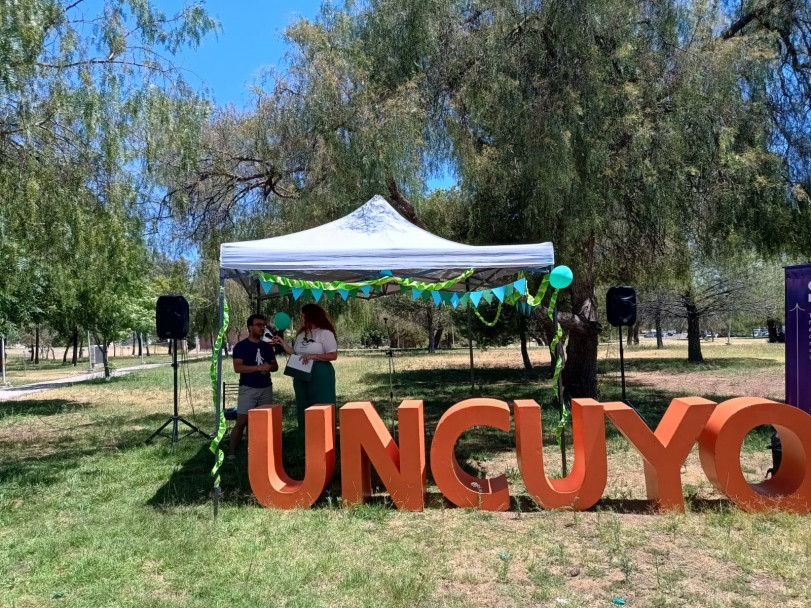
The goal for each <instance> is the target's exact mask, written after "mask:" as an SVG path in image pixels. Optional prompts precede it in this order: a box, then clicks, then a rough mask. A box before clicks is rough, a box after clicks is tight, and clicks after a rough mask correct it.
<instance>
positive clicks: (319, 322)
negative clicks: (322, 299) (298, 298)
mask: <svg viewBox="0 0 811 608" xmlns="http://www.w3.org/2000/svg"><path fill="white" fill-rule="evenodd" d="M301 314H303V315H304V325H302V327H301V328H300V329H299V330H298V332H297V333H296V335H298V334H300V333H301V332H303V331H306V330H309V329H328V330H330V331H331V332H332V333H333V335H335V337H336V338H337V337H338V334H336V333H335V326H334V325H333V324H332V321H330V320H329V317H328V316H327V311H325V310H324V309H323V308H321V307H320V306H319V305H318V304H305V305H304V306H302V307H301Z"/></svg>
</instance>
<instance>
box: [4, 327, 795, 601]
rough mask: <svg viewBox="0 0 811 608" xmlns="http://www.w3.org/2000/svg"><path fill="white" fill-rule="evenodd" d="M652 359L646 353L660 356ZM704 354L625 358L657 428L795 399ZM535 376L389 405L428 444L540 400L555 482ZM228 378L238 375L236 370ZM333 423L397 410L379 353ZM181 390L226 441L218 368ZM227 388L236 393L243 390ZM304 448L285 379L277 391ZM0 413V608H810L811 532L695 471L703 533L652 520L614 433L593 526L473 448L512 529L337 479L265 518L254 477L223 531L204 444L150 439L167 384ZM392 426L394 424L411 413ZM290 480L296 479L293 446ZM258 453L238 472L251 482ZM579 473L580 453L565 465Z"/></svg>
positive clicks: (490, 371) (404, 379) (726, 353)
mask: <svg viewBox="0 0 811 608" xmlns="http://www.w3.org/2000/svg"><path fill="white" fill-rule="evenodd" d="M651 342H652V341H651ZM724 342H725V341H724V340H716V342H715V343H705V344H704V345H703V347H704V354H705V357H706V358H707V362H706V363H705V364H701V365H687V364H686V363H684V359H685V358H686V348H687V346H686V343H684V342H676V341H673V342H668V343H667V344H666V348H665V349H664V350H661V351H657V350H656V349H654V348H650V347H648V346H647V344H643V345H641V346H639V347H629V348H628V349H627V351H626V363H627V366H626V371H627V377H628V382H629V384H628V397H629V399H630V400H631V401H632V402H633V403H634V404H635V405H636V406H637V407H639V408H640V410H641V411H642V412H643V414H644V415H645V416H646V418H647V419H648V421H649V422H650V423H651V424H652V425H655V424H657V423H658V420H659V418H660V417H661V415H662V413H663V412H664V410H665V408H666V407H667V405H668V403H669V401H670V399H671V398H672V397H676V396H685V395H691V394H693V395H694V394H698V395H701V396H705V397H708V398H711V399H715V400H720V399H723V398H725V397H730V396H737V395H762V396H767V397H771V398H774V399H778V400H779V399H781V398H782V394H783V380H782V378H783V358H782V347H781V346H778V345H768V344H764V343H762V342H761V341H757V342H755V341H753V340H746V341H743V340H742V341H740V342H734V343H733V344H732V345H730V346H726V345H725V344H724ZM617 353H618V350H617V347H616V344H615V345H613V346H605V345H604V346H601V349H600V370H601V390H602V395H603V400H606V401H607V400H611V399H614V398H616V397H617V396H618V395H619V392H620V389H619V381H618V377H619V372H618V363H617V362H616V357H617ZM531 354H532V358H533V361H534V362H535V363H536V364H537V365H538V367H536V368H535V369H533V370H530V371H525V370H523V369H521V368H520V356H519V354H518V351H517V349H493V350H488V351H485V352H477V353H476V360H477V365H478V369H477V372H476V379H475V388H474V389H473V391H471V387H470V374H469V371H468V369H467V367H466V366H467V357H468V355H467V352H466V351H464V350H457V351H453V352H450V353H441V354H437V355H433V356H429V355H425V354H398V355H397V356H396V357H395V360H394V364H395V372H396V373H395V375H394V395H395V400H396V402H397V403H399V401H400V400H402V399H406V398H422V399H423V400H424V401H425V408H426V428H427V429H429V432H430V430H432V429H433V427H434V426H435V424H436V421H437V420H438V418H439V416H440V415H441V414H442V412H443V411H444V410H445V409H447V407H449V406H450V405H452V404H453V403H455V402H457V401H459V400H462V399H464V398H467V397H469V396H471V394H475V395H481V396H488V397H496V398H500V399H504V400H507V401H512V400H513V399H518V398H534V399H536V400H537V401H538V402H539V403H541V404H542V405H543V406H544V408H545V417H544V424H545V432H546V433H547V436H546V437H545V443H546V444H547V448H546V449H547V451H548V454H547V457H548V462H549V472H550V474H554V473H557V474H560V467H559V464H558V465H557V471H556V470H555V469H556V464H555V463H559V462H560V460H559V456H557V455H558V454H559V449H558V447H557V445H555V443H554V438H553V428H554V423H555V418H556V414H555V409H554V402H553V394H552V390H551V386H550V380H549V378H548V376H549V367H548V356H547V355H546V354H545V352H544V351H542V350H540V349H537V350H532V351H531ZM227 367H230V366H227ZM336 369H337V376H338V399H339V403H345V402H347V401H356V400H371V401H373V402H375V403H376V405H377V407H378V410H379V411H380V412H381V414H382V415H383V416H384V418H387V417H389V418H390V417H391V415H392V414H393V413H394V412H393V409H392V408H390V407H389V403H388V401H389V399H388V395H389V378H388V373H387V372H388V360H387V358H386V357H385V356H384V355H383V353H382V352H372V353H370V352H367V353H364V354H363V355H359V354H356V353H341V356H340V357H339V360H338V361H337V364H336ZM184 372H185V373H183V374H181V377H182V379H183V387H182V389H181V413H182V414H183V415H184V416H186V417H187V418H189V419H190V420H191V421H193V422H197V423H199V424H200V425H202V426H203V427H204V428H206V429H210V430H213V428H214V417H213V411H212V409H213V408H212V406H211V396H210V388H209V385H208V382H209V380H208V366H207V365H206V364H205V363H192V364H190V365H188V366H187V367H186V368H184ZM226 380H235V377H234V375H233V373H232V372H231V373H229V374H228V377H226ZM274 383H275V389H274V390H275V395H276V401H278V402H280V403H284V404H288V405H291V407H290V408H287V411H286V412H285V424H286V428H287V430H286V434H285V440H286V441H290V442H292V440H291V439H290V438H292V437H294V436H295V433H294V432H293V428H294V425H295V412H294V410H293V408H292V404H293V392H292V386H291V382H290V381H289V378H287V377H285V376H283V375H281V374H275V375H274ZM35 397H36V398H25V397H22V398H20V399H17V400H13V401H7V402H4V403H0V449H1V450H2V451H1V452H0V453H2V455H3V456H2V460H0V547H2V550H0V605H2V606H20V607H22V606H55V605H65V606H94V607H95V606H139V607H143V606H207V607H208V606H229V607H230V606H260V605H261V606H291V607H292V606H302V607H304V606H306V607H311V606H329V607H334V606H352V607H355V606H381V607H382V606H386V607H389V606H403V607H411V606H454V607H455V606H459V607H461V606H493V607H503V606H508V607H511V606H515V607H519V606H564V605H565V606H583V607H589V608H590V607H593V606H611V605H612V600H613V599H614V598H622V599H624V600H625V601H626V602H627V605H628V606H684V605H688V604H689V605H693V606H718V607H722V606H724V607H726V606H737V607H745V606H752V607H754V606H760V605H763V604H764V603H768V604H770V605H785V606H796V607H805V606H808V605H809V603H810V601H811V589H809V582H808V581H809V577H808V572H809V568H810V567H811V520H809V518H808V517H803V516H794V515H782V514H770V515H748V514H746V513H743V512H741V511H739V510H738V509H736V508H735V507H734V506H732V505H731V504H730V503H729V502H728V501H726V500H724V499H723V498H722V497H720V496H719V495H718V494H717V493H716V492H715V490H714V489H713V488H712V487H711V486H710V484H709V482H708V481H707V480H706V478H705V477H704V475H703V473H702V471H701V468H700V465H699V463H698V457H697V454H696V452H695V451H694V452H693V453H692V454H691V455H690V457H689V459H688V463H687V471H686V473H685V474H684V484H685V495H686V497H687V498H686V503H687V512H686V513H685V514H678V515H677V514H668V515H660V514H653V513H651V512H650V510H649V508H648V505H647V503H646V501H645V500H644V498H645V491H644V478H643V473H642V463H641V459H640V457H639V456H638V455H637V453H636V452H635V451H634V450H633V449H632V448H630V447H629V445H628V443H627V442H626V441H625V439H624V438H623V437H622V436H621V435H620V434H619V433H618V432H617V431H616V430H615V429H614V428H613V427H612V426H611V425H610V424H608V428H607V434H608V452H609V480H608V487H607V489H606V492H605V495H604V498H603V500H602V501H601V502H600V503H599V504H598V506H597V507H595V508H594V509H592V510H590V511H588V512H583V513H573V512H571V511H556V512H550V511H539V510H538V509H537V508H536V507H535V506H534V505H533V504H532V502H531V501H530V500H529V499H528V497H527V495H526V492H525V490H524V488H523V485H522V483H521V478H520V474H519V473H518V471H517V464H516V459H515V455H514V451H513V450H514V439H513V435H512V434H508V433H503V432H501V431H496V430H492V429H482V428H477V429H473V430H472V431H470V432H468V433H466V434H465V435H464V436H463V438H462V440H461V441H460V444H459V446H458V457H459V460H460V462H462V461H464V462H465V466H466V467H467V468H468V469H469V470H471V471H474V472H475V471H480V472H482V473H483V474H487V475H491V474H497V473H501V472H506V474H507V476H508V479H509V481H510V486H511V495H512V496H513V497H514V501H513V508H512V509H511V510H510V511H509V512H506V513H486V512H481V511H478V510H470V509H458V508H453V507H451V506H450V505H449V504H447V503H446V502H445V501H444V500H443V499H442V498H441V496H440V495H439V493H438V490H437V489H436V487H435V486H431V485H430V474H429V504H428V507H427V509H426V511H425V512H423V513H403V512H399V511H397V510H395V509H394V508H392V507H391V506H390V504H389V503H388V501H387V500H386V497H385V496H384V495H383V494H382V493H381V494H380V495H378V496H377V497H376V499H375V500H373V501H372V502H371V503H370V504H367V505H364V506H362V507H354V508H349V509H343V508H341V507H340V481H339V476H338V474H337V473H336V478H335V480H334V482H333V484H332V486H331V487H330V488H329V489H328V492H327V493H326V494H325V495H324V497H323V498H322V499H321V500H320V501H319V502H318V503H317V505H316V506H314V507H313V508H311V509H307V510H300V511H289V512H279V511H272V510H267V509H264V508H262V507H260V506H259V505H258V504H257V503H256V501H255V500H254V498H253V496H252V494H251V491H250V487H249V484H248V481H247V473H246V471H245V470H244V468H238V469H237V470H236V471H232V472H230V473H229V472H228V471H226V473H225V475H224V477H223V489H224V495H223V501H222V503H221V505H220V514H219V518H218V519H216V520H214V519H213V517H212V502H211V498H210V495H209V492H210V488H211V478H210V476H209V470H210V468H211V465H212V463H213V456H212V455H211V454H210V452H209V451H208V442H207V441H206V440H204V439H202V438H200V437H190V438H187V439H184V440H183V441H181V442H180V443H179V444H178V445H177V446H176V447H175V449H174V450H172V449H170V448H169V445H168V441H167V440H165V439H162V438H158V439H156V440H155V441H154V442H153V443H152V444H151V445H145V444H144V443H143V441H144V439H146V437H148V436H149V434H150V433H151V432H152V431H153V430H154V429H156V428H157V427H158V426H160V425H161V424H162V423H163V422H164V421H165V420H166V418H167V417H168V416H169V415H170V413H171V409H172V373H171V369H170V368H168V367H167V368H159V369H154V370H143V371H138V372H135V373H133V374H131V375H128V376H123V377H119V378H115V379H113V380H112V381H110V382H105V381H102V380H100V381H92V382H88V383H83V384H80V385H74V386H72V387H66V388H60V389H54V390H50V391H47V392H43V393H38V394H37V395H35ZM395 405H396V404H395ZM768 436H769V433H768V430H767V429H759V430H757V431H755V432H753V433H751V434H750V436H749V438H748V439H747V442H746V443H745V445H744V449H743V452H742V460H743V463H744V468H745V471H746V472H747V475H748V476H749V478H750V479H751V480H756V479H760V478H762V475H763V473H764V471H765V469H766V468H767V467H768V466H769V465H770V453H768V452H766V451H765V450H764V449H763V448H764V446H765V445H766V443H768ZM290 447H291V449H290V450H289V454H286V456H285V458H286V461H285V464H286V466H287V467H288V470H289V472H290V473H291V475H293V476H294V477H295V476H299V475H300V474H301V472H302V466H301V465H302V463H300V462H296V460H295V458H296V457H295V454H296V452H297V448H298V446H295V445H291V446H290ZM244 449H245V446H244V444H243V459H242V463H243V467H244V462H245V460H244ZM570 460H571V453H570Z"/></svg>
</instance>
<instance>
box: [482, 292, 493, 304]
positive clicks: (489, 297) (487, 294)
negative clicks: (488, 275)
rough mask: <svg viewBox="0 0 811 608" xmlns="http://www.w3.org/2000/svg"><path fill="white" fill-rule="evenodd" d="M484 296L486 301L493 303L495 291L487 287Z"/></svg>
mask: <svg viewBox="0 0 811 608" xmlns="http://www.w3.org/2000/svg"><path fill="white" fill-rule="evenodd" d="M482 296H483V297H484V301H485V302H487V303H488V304H492V302H493V292H492V291H490V290H489V289H485V290H484V291H483V292H482Z"/></svg>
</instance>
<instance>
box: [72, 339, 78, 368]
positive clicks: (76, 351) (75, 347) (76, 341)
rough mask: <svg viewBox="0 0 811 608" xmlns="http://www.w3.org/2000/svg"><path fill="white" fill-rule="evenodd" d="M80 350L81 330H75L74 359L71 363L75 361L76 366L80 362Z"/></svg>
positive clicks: (74, 365)
mask: <svg viewBox="0 0 811 608" xmlns="http://www.w3.org/2000/svg"><path fill="white" fill-rule="evenodd" d="M78 350H79V332H78V331H74V332H73V360H72V361H71V363H73V367H76V366H77V365H78V364H79V356H78V355H79V353H78Z"/></svg>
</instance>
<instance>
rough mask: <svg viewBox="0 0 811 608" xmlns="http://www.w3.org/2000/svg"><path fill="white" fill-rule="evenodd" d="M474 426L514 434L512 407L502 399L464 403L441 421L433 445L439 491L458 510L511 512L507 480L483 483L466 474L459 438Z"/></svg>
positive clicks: (449, 412)
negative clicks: (456, 448) (456, 449)
mask: <svg viewBox="0 0 811 608" xmlns="http://www.w3.org/2000/svg"><path fill="white" fill-rule="evenodd" d="M474 426H492V427H495V428H497V429H501V430H502V431H509V430H510V406H508V405H507V404H506V403H505V402H503V401H499V400H498V399H484V398H478V399H467V400H465V401H460V402H459V403H457V404H456V405H454V406H453V407H451V408H450V409H449V410H448V411H447V412H445V413H444V414H443V415H442V418H440V419H439V423H437V425H436V432H435V433H434V440H433V442H432V443H431V472H432V473H433V475H434V481H435V482H436V485H437V487H438V488H439V490H440V491H441V492H442V493H443V494H444V495H445V498H447V499H448V500H450V501H451V502H452V503H453V504H455V505H456V506H458V507H477V506H481V508H482V509H484V510H485V511H506V510H507V509H509V508H510V492H509V489H508V488H507V476H506V475H499V476H498V477H494V478H492V479H479V478H477V477H473V475H470V474H468V473H466V472H465V471H464V470H462V467H460V466H459V462H458V461H457V460H456V455H455V454H454V453H453V452H454V446H455V445H456V441H457V440H458V439H459V436H460V435H461V434H462V433H464V432H465V431H466V430H468V429H470V428H473V427H474Z"/></svg>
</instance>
